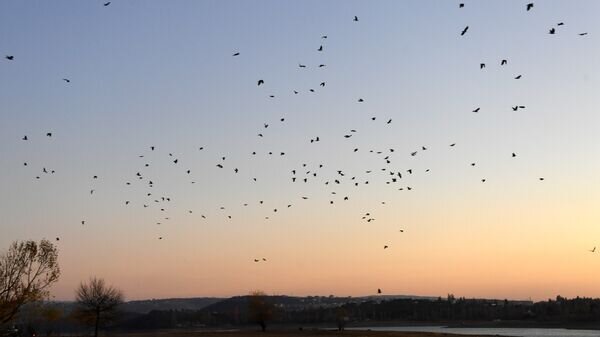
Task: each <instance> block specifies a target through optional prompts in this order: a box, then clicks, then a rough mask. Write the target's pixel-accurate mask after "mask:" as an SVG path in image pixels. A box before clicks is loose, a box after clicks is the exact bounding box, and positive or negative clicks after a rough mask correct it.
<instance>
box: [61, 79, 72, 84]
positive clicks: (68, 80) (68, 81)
mask: <svg viewBox="0 0 600 337" xmlns="http://www.w3.org/2000/svg"><path fill="white" fill-rule="evenodd" d="M62 80H63V81H65V82H67V83H71V80H70V79H68V78H63V79H62Z"/></svg>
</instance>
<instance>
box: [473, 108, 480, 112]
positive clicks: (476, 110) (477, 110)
mask: <svg viewBox="0 0 600 337" xmlns="http://www.w3.org/2000/svg"><path fill="white" fill-rule="evenodd" d="M479 109H481V108H477V109H475V110H473V112H479Z"/></svg>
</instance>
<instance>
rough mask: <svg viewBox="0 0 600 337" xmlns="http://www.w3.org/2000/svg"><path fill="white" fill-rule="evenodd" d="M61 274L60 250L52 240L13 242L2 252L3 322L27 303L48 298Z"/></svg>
mask: <svg viewBox="0 0 600 337" xmlns="http://www.w3.org/2000/svg"><path fill="white" fill-rule="evenodd" d="M59 276H60V268H59V267H58V250H57V248H56V247H55V246H54V245H53V244H52V243H51V242H50V241H48V240H42V241H40V243H39V244H38V243H36V242H35V241H25V242H18V241H17V242H13V244H12V245H11V246H10V248H9V249H8V251H7V252H6V253H4V254H2V255H0V325H2V324H6V323H8V322H10V321H11V320H12V319H13V318H14V317H15V316H16V315H17V313H19V310H20V309H21V308H22V307H23V306H24V305H25V304H27V303H31V302H35V301H39V300H42V299H44V298H46V297H47V296H48V288H49V287H50V286H51V285H52V284H54V283H55V282H56V281H58V277H59Z"/></svg>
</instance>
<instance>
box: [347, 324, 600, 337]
mask: <svg viewBox="0 0 600 337" xmlns="http://www.w3.org/2000/svg"><path fill="white" fill-rule="evenodd" d="M348 330H372V331H400V332H436V333H447V334H462V335H488V336H517V337H600V330H571V329H546V328H448V327H445V326H387V327H371V328H368V327H367V328H350V329H348Z"/></svg>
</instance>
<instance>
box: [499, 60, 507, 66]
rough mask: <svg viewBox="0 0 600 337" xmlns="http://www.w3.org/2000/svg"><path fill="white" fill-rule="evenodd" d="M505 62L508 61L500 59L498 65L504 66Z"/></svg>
mask: <svg viewBox="0 0 600 337" xmlns="http://www.w3.org/2000/svg"><path fill="white" fill-rule="evenodd" d="M507 62H508V61H506V60H502V61H500V65H501V66H504V65H506V63H507Z"/></svg>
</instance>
